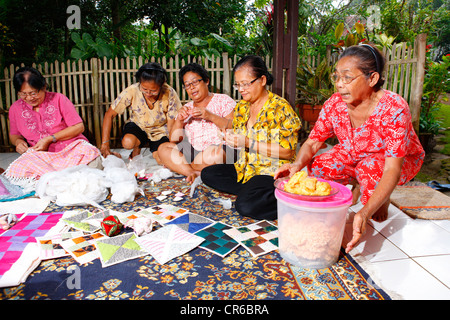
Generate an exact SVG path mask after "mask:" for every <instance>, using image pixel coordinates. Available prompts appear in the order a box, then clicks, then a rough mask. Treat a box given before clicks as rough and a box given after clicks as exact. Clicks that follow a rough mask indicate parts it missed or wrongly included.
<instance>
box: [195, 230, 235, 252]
mask: <svg viewBox="0 0 450 320" xmlns="http://www.w3.org/2000/svg"><path fill="white" fill-rule="evenodd" d="M231 228H232V227H230V226H228V225H226V224H224V223H221V222H216V223H214V224H213V225H211V226H209V227H206V228H204V229H202V230H200V231H198V232H197V233H195V234H196V235H197V236H199V237H202V238H204V239H205V242H203V243H202V244H201V245H200V248H203V249H205V250H208V251H210V252H212V253H215V254H217V255H219V256H221V257H222V258H223V257H225V256H226V255H227V254H229V253H230V252H231V251H233V250H234V249H236V248H237V247H238V246H239V242H237V241H235V240H234V239H233V238H231V237H230V236H229V235H227V234H226V233H225V231H226V230H228V229H231Z"/></svg>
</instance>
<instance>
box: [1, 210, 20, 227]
mask: <svg viewBox="0 0 450 320" xmlns="http://www.w3.org/2000/svg"><path fill="white" fill-rule="evenodd" d="M16 222H17V217H16V215H14V214H12V213H9V214H5V215H3V216H1V217H0V229H3V230H8V229H9V228H11V227H12V226H13V225H15V224H16Z"/></svg>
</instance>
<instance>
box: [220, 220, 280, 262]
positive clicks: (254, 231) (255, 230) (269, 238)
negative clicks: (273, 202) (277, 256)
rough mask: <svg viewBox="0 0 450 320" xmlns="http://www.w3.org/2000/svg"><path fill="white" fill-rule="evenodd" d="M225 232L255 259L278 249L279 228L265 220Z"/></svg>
mask: <svg viewBox="0 0 450 320" xmlns="http://www.w3.org/2000/svg"><path fill="white" fill-rule="evenodd" d="M224 232H225V233H226V234H227V235H229V236H230V237H232V238H233V239H234V240H236V241H238V242H239V243H240V244H241V245H242V246H243V247H244V248H246V249H247V250H248V251H249V252H250V254H251V255H252V256H253V257H257V256H260V255H263V254H266V253H268V252H270V251H273V250H277V249H278V228H277V227H276V226H275V225H273V224H271V223H270V222H268V221H265V220H263V221H259V222H256V223H254V224H251V225H248V226H244V227H240V228H231V229H228V230H225V231H224Z"/></svg>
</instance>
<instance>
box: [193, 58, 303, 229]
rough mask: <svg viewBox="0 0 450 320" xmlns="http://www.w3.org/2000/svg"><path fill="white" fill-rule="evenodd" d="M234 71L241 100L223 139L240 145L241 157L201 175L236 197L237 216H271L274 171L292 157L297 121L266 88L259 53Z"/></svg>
mask: <svg viewBox="0 0 450 320" xmlns="http://www.w3.org/2000/svg"><path fill="white" fill-rule="evenodd" d="M233 73H234V79H235V85H234V87H235V89H236V90H239V93H240V94H241V96H242V100H241V101H240V102H238V104H237V105H236V107H235V111H234V118H233V129H232V130H231V129H230V130H227V132H226V133H225V135H224V140H225V142H226V144H227V145H229V146H230V147H233V148H237V149H239V156H238V159H237V161H236V162H235V163H225V164H217V165H212V166H210V167H207V168H204V169H203V171H202V173H201V178H202V181H203V182H204V183H205V184H206V185H208V186H210V187H212V188H215V189H217V190H220V191H223V192H227V193H231V194H235V195H237V198H236V203H235V206H236V210H237V212H238V213H239V214H241V215H243V216H248V217H251V218H254V219H258V220H262V219H266V220H274V219H276V218H277V201H276V199H275V195H274V191H275V187H274V179H273V175H274V174H275V172H276V170H277V169H278V168H279V167H280V166H281V165H283V164H285V163H288V162H292V161H293V160H294V156H295V150H296V146H297V142H298V131H299V130H300V128H301V122H300V119H299V117H298V116H297V114H296V113H295V112H294V110H293V109H292V107H291V106H290V104H289V103H288V102H287V101H286V100H285V99H283V98H281V97H280V96H278V95H276V94H274V93H272V92H271V91H269V90H268V89H267V86H269V85H271V84H272V82H273V76H272V75H271V74H270V73H269V72H268V70H267V66H266V64H265V62H264V61H263V60H262V59H261V57H258V56H246V57H244V58H242V59H241V60H240V61H239V62H238V63H237V64H236V65H235V67H234V69H233Z"/></svg>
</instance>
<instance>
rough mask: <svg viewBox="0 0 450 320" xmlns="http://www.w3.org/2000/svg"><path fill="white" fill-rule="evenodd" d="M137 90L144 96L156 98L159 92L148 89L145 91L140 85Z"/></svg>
mask: <svg viewBox="0 0 450 320" xmlns="http://www.w3.org/2000/svg"><path fill="white" fill-rule="evenodd" d="M139 90H141V92H142V93H144V94H146V95H150V96H157V95H158V94H159V90H160V88H159V89H158V90H150V89H145V88H143V87H142V84H140V85H139Z"/></svg>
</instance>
